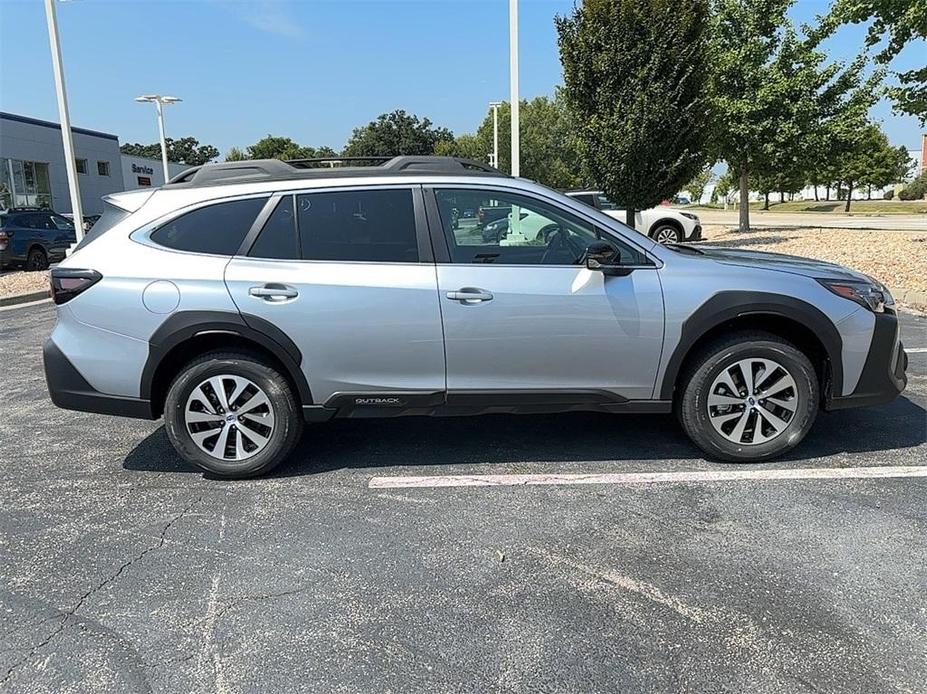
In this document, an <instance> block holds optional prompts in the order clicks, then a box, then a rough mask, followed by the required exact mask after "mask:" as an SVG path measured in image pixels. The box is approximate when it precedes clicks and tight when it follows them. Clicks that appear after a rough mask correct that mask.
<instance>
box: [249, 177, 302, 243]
mask: <svg viewBox="0 0 927 694" xmlns="http://www.w3.org/2000/svg"><path fill="white" fill-rule="evenodd" d="M287 195H288V194H287V193H274V194H273V195H271V196H270V197H269V198H267V203H266V204H265V205H264V208H263V209H262V210H261V211H260V212H259V213H258V216H257V217H255V218H254V223H253V224H252V225H251V228H250V229H249V230H248V233H247V234H245V238H244V239H243V240H242V242H241V246H239V248H238V252H237V253H236V255H237V256H247V255H248V254H249V253H250V252H251V247H252V246H254V243H255V242H256V241H257V237H258V234H260V233H261V230H262V229H263V228H264V225H265V224H267V220H269V219H270V216H271V215H272V214H273V213H274V210H276V209H277V205H279V204H280V201H281V200H282V199H283V198H285V197H286V196H287ZM289 195H290V197H293V195H292V194H289ZM293 233H294V234H296V224H295V215H294V224H293ZM296 247H297V248H299V236H297V237H296Z"/></svg>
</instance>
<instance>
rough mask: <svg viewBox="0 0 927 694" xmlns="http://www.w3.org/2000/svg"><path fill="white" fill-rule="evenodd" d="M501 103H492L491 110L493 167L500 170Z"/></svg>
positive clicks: (490, 103)
mask: <svg viewBox="0 0 927 694" xmlns="http://www.w3.org/2000/svg"><path fill="white" fill-rule="evenodd" d="M500 106H502V102H501V101H490V102H489V108H491V109H492V165H493V166H494V167H495V168H497V169H498V168H499V107H500Z"/></svg>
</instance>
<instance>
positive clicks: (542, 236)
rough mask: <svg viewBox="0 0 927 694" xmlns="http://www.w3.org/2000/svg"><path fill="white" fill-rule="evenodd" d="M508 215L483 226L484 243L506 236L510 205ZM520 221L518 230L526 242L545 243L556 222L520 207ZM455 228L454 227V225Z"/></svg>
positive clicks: (509, 222) (496, 240) (509, 223)
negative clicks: (552, 222) (553, 222)
mask: <svg viewBox="0 0 927 694" xmlns="http://www.w3.org/2000/svg"><path fill="white" fill-rule="evenodd" d="M506 209H508V210H509V213H508V215H506V216H505V217H504V218H502V219H497V220H496V221H494V222H490V223H489V224H487V225H486V226H484V227H483V230H482V235H483V241H484V242H486V243H499V242H500V241H502V239H504V238H506V237H508V235H509V228H510V227H511V226H512V212H511V209H512V208H510V207H508V208H506ZM519 218H520V220H521V221H520V223H519V225H518V232H519V233H520V234H521V235H522V236H524V237H525V241H526V242H527V243H533V242H538V241H543V242H544V243H547V240H548V237H549V236H550V234H552V233H553V232H554V231H556V230H557V225H556V224H551V221H550V220H549V219H548V218H547V217H544V216H542V215H540V214H538V213H537V212H532V211H531V210H527V209H524V208H521V209H520V211H519ZM455 228H456V227H455Z"/></svg>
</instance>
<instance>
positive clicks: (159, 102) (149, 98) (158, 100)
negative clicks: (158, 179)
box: [135, 94, 183, 183]
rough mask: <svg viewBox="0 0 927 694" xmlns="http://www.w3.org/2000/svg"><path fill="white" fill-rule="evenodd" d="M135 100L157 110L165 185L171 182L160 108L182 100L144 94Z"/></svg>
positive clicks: (162, 115)
mask: <svg viewBox="0 0 927 694" xmlns="http://www.w3.org/2000/svg"><path fill="white" fill-rule="evenodd" d="M135 100H136V101H138V102H140V103H149V104H154V105H155V108H156V109H157V110H158V133H159V134H160V135H161V164H162V165H163V166H164V182H165V183H167V182H168V181H169V180H171V172H170V169H169V168H168V167H167V142H165V139H164V111H163V110H162V107H163V106H164V104H176V103H177V102H178V101H183V99H178V98H177V97H176V96H161V95H160V94H145V95H144V96H137V97H135Z"/></svg>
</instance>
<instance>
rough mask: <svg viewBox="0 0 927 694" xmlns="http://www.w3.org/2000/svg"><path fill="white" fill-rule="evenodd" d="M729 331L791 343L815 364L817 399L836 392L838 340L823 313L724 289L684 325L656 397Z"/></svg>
mask: <svg viewBox="0 0 927 694" xmlns="http://www.w3.org/2000/svg"><path fill="white" fill-rule="evenodd" d="M732 330H762V331H765V332H769V333H773V334H775V335H778V336H780V337H783V338H785V339H787V340H789V341H791V342H793V343H794V344H795V345H796V347H798V348H799V349H801V350H802V351H803V352H804V353H805V354H806V356H808V358H809V359H810V360H811V362H812V363H813V364H814V366H815V370H816V371H817V372H818V378H819V380H820V383H821V389H820V390H821V397H822V399H824V400H826V399H827V398H828V397H829V396H830V394H831V393H832V392H833V393H840V392H841V389H842V387H843V359H842V352H843V341H842V340H841V338H840V333H839V332H838V331H837V328H836V326H835V325H834V324H833V322H832V321H831V320H830V319H829V318H828V317H827V316H826V315H825V314H824V313H822V312H821V311H820V310H819V309H817V308H816V307H814V306H812V305H811V304H809V303H808V302H806V301H802V300H801V299H796V298H794V297H788V296H780V295H778V294H771V293H766V292H750V291H729V292H721V293H719V294H716V295H714V296H713V297H711V298H710V299H709V300H708V301H706V302H705V303H704V304H702V305H701V306H700V307H699V308H698V309H696V311H695V312H693V313H692V315H691V316H689V318H687V319H686V321H685V322H684V323H683V326H682V331H681V333H680V337H679V342H678V343H677V345H676V347H675V349H674V350H673V353H672V354H671V355H670V358H669V360H668V361H667V365H666V369H665V371H664V374H663V379H662V382H661V383H660V386H659V391H658V392H659V397H660V399H662V400H671V399H673V397H674V393H675V392H676V391H677V390H678V386H679V385H680V383H679V381H680V379H681V377H682V376H683V375H684V374H685V373H686V368H687V366H688V363H689V362H690V360H691V359H692V358H693V357H694V356H695V355H697V354H698V353H699V351H700V350H701V348H702V347H704V346H705V345H706V344H708V343H709V342H710V341H711V340H713V339H715V338H716V337H717V336H719V335H723V334H725V333H727V332H730V331H732Z"/></svg>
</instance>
